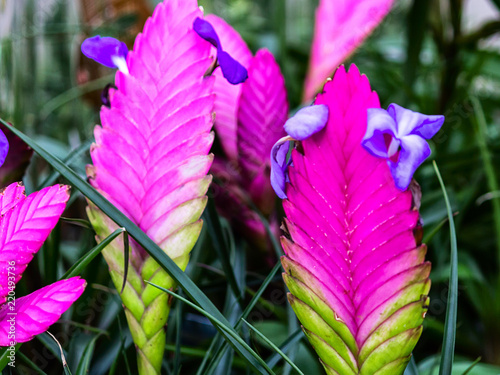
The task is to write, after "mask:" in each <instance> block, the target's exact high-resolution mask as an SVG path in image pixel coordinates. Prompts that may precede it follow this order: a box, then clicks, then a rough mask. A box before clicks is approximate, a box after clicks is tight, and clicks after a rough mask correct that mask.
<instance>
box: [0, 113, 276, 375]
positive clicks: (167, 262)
mask: <svg viewBox="0 0 500 375" xmlns="http://www.w3.org/2000/svg"><path fill="white" fill-rule="evenodd" d="M0 122H2V123H3V124H4V125H5V126H8V127H9V128H10V129H11V130H12V131H13V132H14V133H15V134H16V135H17V136H18V137H19V138H21V139H22V140H23V141H24V142H26V143H27V144H28V145H29V146H30V147H31V148H33V150H34V151H35V152H36V153H38V154H39V155H40V156H41V157H42V158H43V159H45V160H46V161H47V162H48V163H49V164H51V165H52V167H53V168H55V169H56V170H57V171H59V173H60V174H61V175H62V176H63V177H64V178H66V180H68V181H69V183H71V184H72V185H73V186H74V187H75V188H76V189H78V190H80V192H81V193H82V194H83V195H85V196H86V197H87V198H88V199H89V200H90V201H92V202H93V203H94V204H95V205H96V206H97V207H99V209H100V210H101V211H102V212H104V213H105V214H106V215H108V216H109V217H110V218H111V219H112V220H113V221H114V222H115V223H117V224H118V226H120V227H124V228H125V229H126V230H127V232H128V233H129V234H130V235H131V236H132V237H133V238H134V239H135V240H136V241H137V243H139V245H141V246H142V247H143V248H144V249H145V250H146V251H147V252H148V253H149V254H150V255H151V256H152V257H153V258H154V259H155V260H156V261H157V262H158V264H160V265H161V266H162V268H163V269H165V271H166V272H167V273H168V274H169V275H170V276H171V277H172V279H173V280H174V281H175V282H176V283H177V284H178V285H179V286H180V287H181V288H182V289H183V290H184V292H185V293H186V295H188V296H189V298H191V299H192V300H193V301H195V302H196V303H197V304H198V305H199V306H200V307H201V308H202V309H204V310H205V311H206V312H207V313H209V314H211V315H213V316H214V317H215V318H217V319H218V320H219V321H220V322H222V323H223V324H224V325H225V329H223V328H221V327H220V326H217V327H218V329H219V330H220V332H221V334H222V335H223V336H224V337H225V338H226V340H228V341H229V342H230V343H231V345H232V346H233V347H234V348H235V350H236V351H237V352H238V353H239V354H241V356H242V357H243V358H244V359H245V360H246V361H247V362H248V364H249V365H250V366H251V367H252V369H254V370H255V371H257V372H258V373H266V371H265V368H263V366H262V365H260V364H259V363H260V362H261V361H262V359H261V358H260V357H259V356H258V355H257V354H256V353H255V352H253V351H249V350H248V349H247V348H246V347H245V346H243V345H242V344H241V343H240V341H239V340H237V339H236V338H235V337H234V335H235V334H236V332H235V331H234V330H233V329H232V328H231V325H230V323H229V322H228V321H227V319H226V318H225V317H224V316H223V315H222V314H221V312H220V311H219V310H218V309H217V308H216V307H215V306H214V304H213V303H212V301H210V299H209V298H208V297H207V296H206V295H205V294H204V293H203V292H202V291H201V290H200V289H199V288H198V286H197V285H196V284H195V283H194V282H193V281H192V280H191V279H190V278H189V277H188V276H187V275H186V274H185V273H184V272H183V271H182V270H181V269H180V268H179V267H178V266H177V264H175V262H174V261H173V260H172V259H170V257H169V256H168V255H167V254H165V253H164V251H163V250H162V249H161V248H160V247H159V246H158V245H157V244H156V243H155V242H154V241H153V240H151V239H150V238H149V237H148V236H147V234H146V233H144V232H143V231H142V230H141V229H140V228H139V227H138V226H137V225H135V224H134V223H133V222H132V221H131V220H130V219H129V218H128V217H127V216H125V215H124V214H123V213H122V212H120V211H119V210H118V209H117V208H116V207H115V206H113V205H112V204H111V203H110V202H109V201H108V200H107V199H106V198H104V197H103V196H102V195H101V194H100V193H99V192H98V191H97V190H96V189H94V188H93V187H92V186H91V185H89V184H88V183H87V182H86V181H85V180H84V179H83V178H81V177H80V176H79V175H78V174H76V173H75V172H74V171H73V170H72V169H70V168H69V167H67V166H66V165H65V164H64V163H63V162H61V160H59V159H58V158H56V157H54V156H52V155H51V154H50V153H48V152H47V151H45V150H44V149H43V148H42V147H40V146H39V145H38V144H37V143H36V142H34V141H33V140H32V139H31V138H29V137H28V136H26V135H25V134H24V133H23V132H21V131H19V130H18V129H16V128H14V127H13V126H10V125H9V124H8V123H6V122H5V121H3V120H2V119H0ZM229 332H231V333H229ZM236 335H237V334H236Z"/></svg>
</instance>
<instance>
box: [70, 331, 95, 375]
mask: <svg viewBox="0 0 500 375" xmlns="http://www.w3.org/2000/svg"><path fill="white" fill-rule="evenodd" d="M98 338H99V335H95V336H94V337H93V338H92V340H90V342H89V343H88V344H87V346H85V349H84V350H83V354H82V359H81V360H80V363H78V367H77V369H76V375H85V374H88V373H89V370H90V361H91V360H92V356H93V355H94V348H95V342H96V341H97V339H98Z"/></svg>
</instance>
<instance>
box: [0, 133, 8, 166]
mask: <svg viewBox="0 0 500 375" xmlns="http://www.w3.org/2000/svg"><path fill="white" fill-rule="evenodd" d="M8 152H9V141H8V140H7V137H6V136H5V134H4V133H3V132H2V131H1V130H0V166H1V165H2V164H3V163H4V162H5V158H6V157H7V154H8Z"/></svg>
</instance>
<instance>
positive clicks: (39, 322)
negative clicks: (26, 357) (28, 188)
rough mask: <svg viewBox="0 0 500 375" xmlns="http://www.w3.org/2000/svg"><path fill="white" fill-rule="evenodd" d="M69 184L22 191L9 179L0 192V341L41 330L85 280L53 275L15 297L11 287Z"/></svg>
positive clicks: (63, 199)
mask: <svg viewBox="0 0 500 375" xmlns="http://www.w3.org/2000/svg"><path fill="white" fill-rule="evenodd" d="M68 198H69V187H68V186H65V185H56V186H50V187H47V188H45V189H42V190H40V191H38V192H35V193H33V194H30V195H29V196H28V197H26V196H25V194H24V186H22V185H21V184H20V183H17V182H16V183H13V184H11V185H9V186H7V187H6V188H4V189H3V190H1V192H0V215H1V217H0V267H1V270H2V271H1V272H0V303H1V307H0V346H15V345H16V344H17V343H19V342H26V341H29V340H31V339H32V338H33V337H34V336H35V335H38V334H40V333H42V332H45V331H46V330H47V329H48V328H49V327H50V326H51V325H52V324H54V323H55V322H56V321H57V320H58V319H59V318H60V317H61V315H62V314H63V313H64V312H65V311H66V310H67V309H68V308H69V307H70V306H71V304H72V303H73V302H75V301H76V300H77V299H78V297H80V295H81V294H82V293H83V291H84V289H85V285H86V283H85V280H83V279H81V278H80V277H78V276H76V277H72V278H70V279H67V280H59V281H57V282H55V283H53V284H50V285H48V286H46V287H43V288H41V289H38V290H36V291H35V292H33V293H31V294H29V295H27V296H25V297H19V298H17V296H16V292H15V288H16V284H17V283H18V282H19V280H20V279H21V277H22V275H23V272H24V271H25V270H26V267H27V266H28V263H29V262H30V261H31V260H32V259H33V256H34V255H35V254H36V253H37V252H38V250H39V249H40V247H41V246H42V244H43V242H44V241H45V240H46V239H47V237H48V235H49V233H50V232H51V231H52V229H53V228H54V227H55V225H56V224H57V222H58V220H59V217H60V216H61V214H62V213H63V211H64V209H65V207H66V202H67V200H68Z"/></svg>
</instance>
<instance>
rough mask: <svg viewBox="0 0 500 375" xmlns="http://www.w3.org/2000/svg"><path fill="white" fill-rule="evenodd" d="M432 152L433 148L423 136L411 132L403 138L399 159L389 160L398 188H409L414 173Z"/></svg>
mask: <svg viewBox="0 0 500 375" xmlns="http://www.w3.org/2000/svg"><path fill="white" fill-rule="evenodd" d="M430 154H431V149H430V147H429V145H428V144H427V142H426V141H425V140H424V139H423V138H422V137H420V136H418V135H414V134H411V135H408V136H406V137H403V138H402V139H401V151H400V154H399V160H398V161H397V162H392V161H389V167H390V168H391V174H392V176H393V177H394V182H395V183H396V186H397V187H398V189H400V190H406V189H407V188H408V186H409V185H410V182H411V179H412V178H413V174H414V173H415V171H416V170H417V168H418V167H419V166H420V164H422V163H423V162H424V160H425V159H427V158H428V157H429V155H430Z"/></svg>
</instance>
